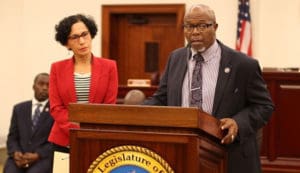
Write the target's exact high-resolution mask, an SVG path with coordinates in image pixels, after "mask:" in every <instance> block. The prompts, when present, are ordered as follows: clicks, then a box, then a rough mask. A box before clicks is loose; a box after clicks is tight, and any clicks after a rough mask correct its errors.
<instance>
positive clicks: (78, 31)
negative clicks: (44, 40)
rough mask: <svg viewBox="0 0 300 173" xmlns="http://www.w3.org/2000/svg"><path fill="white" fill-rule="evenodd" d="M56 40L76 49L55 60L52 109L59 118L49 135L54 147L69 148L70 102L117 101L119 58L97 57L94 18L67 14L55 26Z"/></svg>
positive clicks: (65, 150) (53, 114) (56, 148)
mask: <svg viewBox="0 0 300 173" xmlns="http://www.w3.org/2000/svg"><path fill="white" fill-rule="evenodd" d="M55 29H56V35H55V39H56V41H58V42H60V43H61V44H62V45H63V46H65V47H66V48H67V49H69V50H70V51H72V52H73V54H74V55H73V56H72V57H71V58H69V59H65V60H62V61H58V62H55V63H53V64H52V66H51V72H50V82H49V83H50V84H49V99H50V111H51V115H52V116H53V118H54V120H55V122H54V125H53V127H52V130H51V133H50V135H49V139H48V140H49V141H50V142H52V143H53V146H54V150H56V151H62V152H68V151H69V149H68V146H69V129H70V128H78V127H79V126H78V124H75V123H72V122H69V120H68V119H69V118H68V117H69V113H68V110H67V107H68V105H69V103H75V102H77V103H106V104H115V103H116V98H117V90H118V75H117V66H116V62H115V61H112V60H108V59H104V58H98V57H95V56H94V55H93V54H92V52H91V43H92V39H93V38H94V37H95V35H96V33H97V27H96V24H95V22H94V20H93V19H92V18H90V17H87V16H84V15H81V14H77V15H72V16H69V17H66V18H64V19H63V20H61V21H60V22H59V24H58V25H56V27H55Z"/></svg>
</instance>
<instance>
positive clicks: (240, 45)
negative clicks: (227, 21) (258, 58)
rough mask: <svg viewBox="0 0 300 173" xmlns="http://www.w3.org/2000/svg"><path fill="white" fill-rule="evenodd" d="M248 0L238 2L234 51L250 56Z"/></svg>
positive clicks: (250, 39)
mask: <svg viewBox="0 0 300 173" xmlns="http://www.w3.org/2000/svg"><path fill="white" fill-rule="evenodd" d="M249 9H250V4H249V0H239V14H238V28H237V40H236V50H238V51H241V52H244V53H246V54H248V55H249V56H251V55H252V46H251V44H252V35H251V18H250V10H249Z"/></svg>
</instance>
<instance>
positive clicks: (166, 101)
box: [144, 4, 273, 173]
mask: <svg viewBox="0 0 300 173" xmlns="http://www.w3.org/2000/svg"><path fill="white" fill-rule="evenodd" d="M217 28H218V24H217V23H216V18H215V14H214V11H213V10H212V9H211V8H210V7H208V6H206V5H202V4H201V5H194V6H192V7H191V8H190V10H188V11H187V13H186V14H185V17H184V34H185V37H186V40H187V42H188V46H187V47H184V48H179V49H177V50H175V51H173V52H172V53H171V54H170V57H169V60H168V63H167V65H166V69H165V72H164V75H163V77H162V79H161V81H160V85H159V88H158V90H157V91H156V93H155V94H154V95H153V97H152V98H150V99H149V100H147V101H145V103H144V104H147V105H165V106H183V107H191V106H196V107H199V109H202V110H203V111H204V112H207V113H209V114H211V115H213V116H214V117H216V118H218V119H220V122H221V123H220V124H221V125H220V128H221V129H222V130H224V131H225V132H226V133H225V134H226V135H224V138H223V139H222V140H221V143H222V144H224V145H225V146H226V147H227V149H228V165H227V168H228V173H242V172H243V173H259V172H261V165H260V158H259V153H258V146H257V142H256V132H257V130H258V129H260V128H261V127H263V126H264V125H265V124H266V123H267V122H268V120H269V119H270V116H271V114H272V111H273V103H272V100H271V98H270V95H269V93H268V90H267V88H266V84H265V82H264V80H263V78H262V75H261V69H260V67H259V64H258V62H257V60H255V59H253V58H250V57H248V56H247V55H245V54H242V53H239V52H236V51H235V50H233V49H231V48H229V47H227V46H225V45H224V44H222V43H221V42H220V41H219V40H217V39H216V30H217ZM197 59H199V60H197Z"/></svg>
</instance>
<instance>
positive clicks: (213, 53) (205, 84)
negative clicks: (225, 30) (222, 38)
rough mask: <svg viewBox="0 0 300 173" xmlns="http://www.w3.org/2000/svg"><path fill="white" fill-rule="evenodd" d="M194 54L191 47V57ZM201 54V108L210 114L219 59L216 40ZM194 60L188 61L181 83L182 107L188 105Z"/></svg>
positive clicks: (219, 54)
mask: <svg viewBox="0 0 300 173" xmlns="http://www.w3.org/2000/svg"><path fill="white" fill-rule="evenodd" d="M195 54H196V51H194V50H193V49H192V56H191V57H193V56H194V55H195ZM201 55H202V56H203V58H204V62H203V64H202V100H203V102H202V109H203V111H204V112H207V113H209V114H211V113H212V109H213V102H214V98H215V89H216V84H217V79H218V73H219V66H220V60H221V48H220V46H219V45H218V43H217V41H215V42H214V44H213V45H212V46H211V47H210V48H208V49H207V50H206V51H205V52H203V53H201ZM195 62H196V61H195V60H194V59H193V58H190V59H189V61H188V70H187V72H186V74H185V78H184V81H183V85H182V107H189V105H190V96H191V82H192V74H193V70H194V67H195Z"/></svg>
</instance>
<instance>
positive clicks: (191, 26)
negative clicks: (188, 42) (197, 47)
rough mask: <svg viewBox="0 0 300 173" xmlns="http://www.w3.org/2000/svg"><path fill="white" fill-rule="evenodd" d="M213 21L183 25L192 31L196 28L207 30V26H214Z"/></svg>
mask: <svg viewBox="0 0 300 173" xmlns="http://www.w3.org/2000/svg"><path fill="white" fill-rule="evenodd" d="M213 25H214V24H213V23H199V24H196V25H192V24H184V25H183V27H184V28H185V29H186V31H188V32H192V31H194V29H197V30H198V31H201V32H203V31H205V30H206V29H207V28H209V27H211V26H213Z"/></svg>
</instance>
